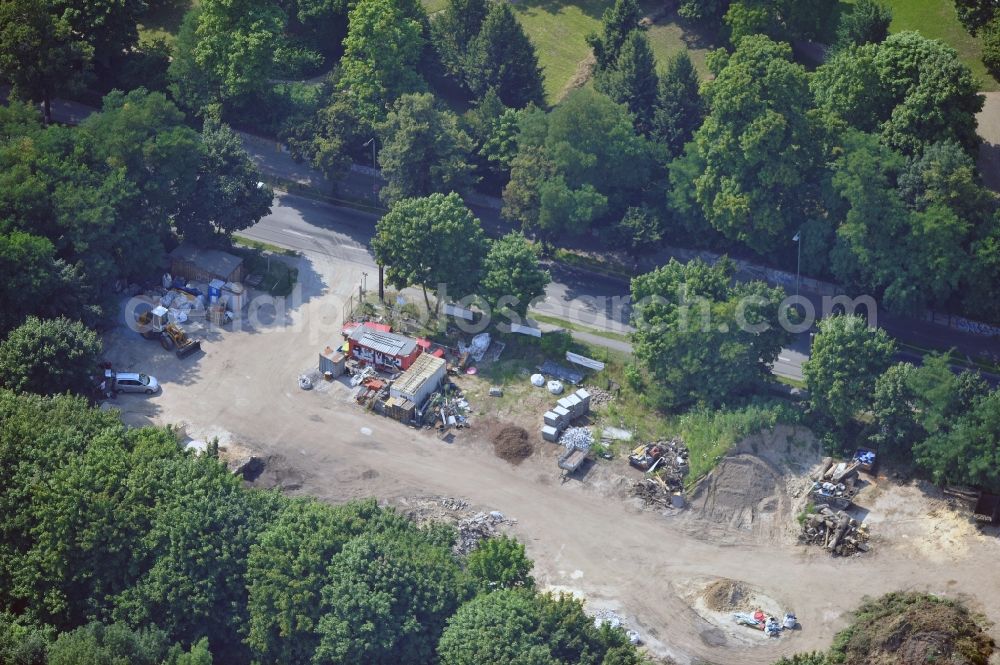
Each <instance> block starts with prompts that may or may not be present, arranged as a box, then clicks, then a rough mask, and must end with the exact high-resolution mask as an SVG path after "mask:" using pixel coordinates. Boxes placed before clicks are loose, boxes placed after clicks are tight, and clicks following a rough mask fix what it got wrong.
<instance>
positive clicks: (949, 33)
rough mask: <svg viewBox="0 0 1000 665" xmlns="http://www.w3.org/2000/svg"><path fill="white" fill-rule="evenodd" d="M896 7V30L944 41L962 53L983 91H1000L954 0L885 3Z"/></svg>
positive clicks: (894, 8) (898, 0)
mask: <svg viewBox="0 0 1000 665" xmlns="http://www.w3.org/2000/svg"><path fill="white" fill-rule="evenodd" d="M882 1H883V2H885V3H886V4H887V5H889V6H890V7H892V14H893V19H892V28H891V29H892V31H893V32H900V31H902V30H916V31H918V32H920V33H921V34H922V35H924V36H925V37H930V38H931V39H940V40H941V41H943V42H945V43H947V44H949V45H950V46H951V47H952V48H954V49H955V50H956V51H958V54H959V56H961V58H962V60H963V62H965V64H967V65H968V66H969V68H970V69H971V70H972V73H973V74H975V75H976V78H978V79H979V81H980V85H981V86H982V88H983V90H1000V84H998V83H997V82H996V81H995V80H994V79H993V77H992V76H990V75H989V74H988V73H986V68H985V67H983V63H982V61H981V60H980V58H981V57H982V51H983V50H982V46H981V44H980V42H979V40H978V39H977V38H975V37H973V36H972V35H970V34H969V33H967V32H966V31H965V28H963V27H962V24H961V23H959V22H958V16H957V15H956V14H955V4H954V2H952V0H882Z"/></svg>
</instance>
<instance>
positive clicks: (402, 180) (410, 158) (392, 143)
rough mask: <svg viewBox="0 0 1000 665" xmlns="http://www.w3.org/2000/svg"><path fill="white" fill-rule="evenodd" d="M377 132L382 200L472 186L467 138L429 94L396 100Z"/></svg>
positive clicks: (454, 120) (455, 120) (396, 199)
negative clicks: (381, 144)
mask: <svg viewBox="0 0 1000 665" xmlns="http://www.w3.org/2000/svg"><path fill="white" fill-rule="evenodd" d="M380 130H381V133H382V135H383V136H384V137H385V139H384V144H383V146H382V152H381V156H380V161H381V164H382V175H383V176H384V177H385V179H386V185H385V187H384V188H383V189H382V193H381V196H382V200H383V201H385V202H387V203H390V204H391V203H393V202H395V201H399V200H401V199H405V198H412V197H414V196H426V195H428V194H433V193H434V192H452V191H465V190H466V189H467V188H468V186H469V185H470V184H471V183H472V173H471V171H472V166H471V165H470V164H469V162H468V159H469V157H470V153H471V151H472V139H471V138H470V137H469V135H468V134H466V133H465V132H464V131H463V130H462V129H461V128H460V127H459V125H458V118H457V117H456V116H455V114H454V113H452V112H450V111H447V110H445V109H443V108H441V107H440V104H439V102H438V101H437V100H435V99H434V96H433V95H431V94H430V93H422V94H416V95H403V96H402V97H400V98H399V99H398V100H397V101H396V103H395V104H393V106H392V110H391V111H389V115H388V117H387V118H386V121H385V123H383V124H382V125H381V127H380Z"/></svg>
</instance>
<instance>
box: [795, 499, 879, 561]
mask: <svg viewBox="0 0 1000 665" xmlns="http://www.w3.org/2000/svg"><path fill="white" fill-rule="evenodd" d="M799 542H801V543H804V544H812V545H819V546H820V547H823V548H824V549H827V550H830V553H831V554H833V555H834V556H852V555H854V554H858V553H859V552H867V551H868V549H869V546H868V531H867V529H866V528H865V527H864V526H862V525H860V524H858V521H857V520H856V519H854V518H852V517H851V516H850V515H848V514H847V513H845V512H843V511H833V510H831V509H830V508H829V507H828V506H820V508H819V511H818V512H816V513H813V514H812V515H808V516H806V518H805V520H804V521H803V522H802V533H801V534H799Z"/></svg>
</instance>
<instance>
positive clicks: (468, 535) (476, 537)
mask: <svg viewBox="0 0 1000 665" xmlns="http://www.w3.org/2000/svg"><path fill="white" fill-rule="evenodd" d="M516 523H517V520H513V519H508V518H507V517H506V516H505V515H504V514H503V513H501V512H500V511H498V510H494V511H492V512H489V513H476V514H475V515H473V516H472V517H467V518H465V519H461V520H459V521H458V524H456V525H455V527H456V528H457V529H458V541H457V542H456V543H455V547H454V548H453V549H454V550H455V552H456V553H457V554H462V555H465V554H468V553H469V552H471V551H472V550H474V549H476V547H478V546H479V542H480V541H482V540H486V539H487V538H493V537H495V536H497V535H499V534H500V527H501V526H503V525H504V524H516Z"/></svg>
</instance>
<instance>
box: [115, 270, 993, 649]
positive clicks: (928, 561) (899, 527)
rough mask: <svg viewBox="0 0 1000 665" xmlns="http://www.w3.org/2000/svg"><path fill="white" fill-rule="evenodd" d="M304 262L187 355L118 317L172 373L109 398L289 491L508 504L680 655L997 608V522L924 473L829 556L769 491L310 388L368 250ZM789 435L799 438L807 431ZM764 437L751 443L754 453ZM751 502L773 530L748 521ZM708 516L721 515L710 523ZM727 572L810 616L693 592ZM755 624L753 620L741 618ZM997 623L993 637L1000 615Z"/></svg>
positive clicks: (770, 645)
mask: <svg viewBox="0 0 1000 665" xmlns="http://www.w3.org/2000/svg"><path fill="white" fill-rule="evenodd" d="M298 261H299V264H300V265H299V270H300V273H299V274H300V279H301V280H302V287H303V289H302V293H303V295H302V297H301V299H300V302H299V303H298V304H296V305H295V306H294V307H292V308H291V309H290V310H288V311H286V312H284V313H283V314H281V315H279V316H275V315H274V312H272V311H271V310H270V309H268V306H265V307H264V308H263V313H262V315H261V318H262V319H264V320H266V321H270V320H275V319H276V320H277V321H279V322H281V323H285V324H288V325H286V326H278V327H268V326H267V325H265V324H261V325H260V326H259V327H257V328H254V327H250V328H246V329H244V330H242V331H238V332H236V331H218V332H215V333H213V334H212V335H210V336H208V337H206V339H205V343H204V350H203V352H201V353H199V354H196V355H195V356H192V357H191V358H188V359H186V360H182V361H179V360H177V359H176V358H175V357H174V356H173V355H171V354H167V353H166V352H164V351H163V350H162V349H160V347H159V345H158V344H155V343H153V342H149V341H146V340H143V339H141V338H140V337H139V336H138V335H137V334H136V333H134V332H132V331H130V330H128V329H126V328H125V327H124V326H122V327H120V328H119V329H116V330H113V331H112V332H111V333H109V334H108V336H107V338H106V340H105V348H106V349H107V354H108V357H109V358H110V359H111V360H112V361H113V362H115V363H116V365H118V366H119V367H120V368H121V369H123V370H126V369H134V370H141V371H147V372H149V373H151V374H154V375H155V376H157V377H158V378H159V380H160V383H161V384H162V386H163V391H162V393H161V394H159V395H154V396H152V397H145V396H141V395H123V396H121V397H120V398H119V399H118V400H117V401H116V403H115V406H117V407H118V408H120V409H121V410H122V414H123V417H124V419H125V420H126V421H127V422H129V423H130V424H134V425H143V424H149V423H156V424H167V423H185V424H186V425H187V427H188V432H189V433H190V434H191V435H193V436H197V437H201V438H206V437H210V436H213V435H218V436H219V437H220V439H221V443H222V444H223V445H241V446H246V447H248V448H251V449H253V450H255V451H256V452H257V453H258V454H260V455H263V456H273V457H274V458H275V459H278V460H282V462H281V464H282V465H283V469H281V470H280V471H281V472H280V473H277V475H274V476H271V477H273V478H277V480H276V481H275V482H276V483H277V484H278V485H282V484H283V483H282V479H283V478H284V479H289V478H290V479H292V480H291V481H289V482H287V483H284V487H285V489H286V490H290V491H291V493H293V494H307V495H312V496H316V497H318V498H320V499H323V500H327V501H331V502H342V501H346V500H350V499H353V498H358V497H367V496H375V497H377V498H379V499H380V500H381V501H383V502H386V503H390V504H400V503H402V502H404V501H406V500H409V499H412V498H413V497H427V496H449V497H460V498H462V499H464V500H467V501H469V502H470V503H471V504H473V505H475V506H478V507H482V508H484V509H489V510H499V511H501V512H503V513H504V514H505V515H507V516H508V517H511V518H516V520H517V523H516V524H515V525H514V526H513V527H512V529H511V530H512V532H513V534H514V535H516V536H517V537H519V538H520V539H521V540H522V541H523V542H525V543H526V545H527V548H528V553H529V554H530V556H531V557H532V558H533V559H534V560H535V565H536V567H535V576H536V579H537V580H538V582H539V584H540V585H541V586H543V587H547V588H550V589H555V590H565V591H571V592H573V593H577V594H579V595H581V596H583V597H585V598H586V600H587V603H588V605H589V606H590V607H592V608H600V609H611V610H614V611H616V612H618V613H619V614H621V615H622V616H623V617H626V618H627V620H628V621H629V623H630V624H631V625H632V627H634V628H635V629H636V630H637V631H638V632H639V633H640V634H641V636H642V638H643V639H644V641H645V642H646V644H647V645H648V646H649V648H650V649H651V650H652V651H653V652H654V653H656V654H658V655H664V656H670V657H672V658H674V659H675V660H677V661H678V662H679V663H704V662H708V663H725V664H729V663H732V664H733V665H736V664H739V665H754V664H758V663H760V664H765V663H767V664H769V663H773V662H774V661H775V660H776V659H777V658H779V657H780V656H783V655H788V654H791V653H795V652H800V651H809V650H813V649H825V648H827V647H828V646H829V644H830V640H831V638H832V636H833V634H834V632H835V631H837V630H839V629H840V628H843V627H844V626H845V625H846V622H847V617H846V616H845V613H846V612H848V611H849V610H851V609H852V608H854V607H856V606H857V605H858V603H859V602H860V600H861V598H862V597H863V596H865V595H876V594H881V593H884V592H887V591H891V590H897V589H910V590H916V591H929V592H934V593H937V594H944V595H947V596H950V597H963V598H965V599H967V600H968V601H969V602H970V604H971V605H972V608H973V610H974V611H978V612H981V613H983V614H985V615H986V616H987V617H988V618H989V619H991V620H993V621H1000V594H997V593H996V589H997V588H1000V572H998V570H997V567H996V561H997V557H998V555H1000V544H998V542H997V538H996V537H986V536H982V535H978V534H977V533H976V532H975V531H974V529H972V527H969V526H968V525H967V524H963V523H961V520H957V521H956V523H955V525H954V527H953V528H943V529H942V528H941V526H940V525H941V521H940V520H932V519H931V518H929V517H928V516H927V507H926V506H927V502H926V500H924V499H923V498H922V496H923V495H922V494H921V493H920V492H919V491H918V490H916V489H912V490H911V489H906V491H910V492H912V500H909V499H908V498H907V496H906V495H904V496H902V498H901V497H900V495H899V494H898V493H895V492H892V491H890V489H880V492H876V493H875V496H876V498H877V501H878V502H879V503H880V504H885V506H886V508H885V509H884V510H878V511H876V510H875V509H873V510H872V515H871V517H872V520H873V522H874V524H873V530H874V531H875V532H876V533H879V532H881V533H884V534H887V535H888V534H891V535H892V538H888V537H887V538H886V539H885V542H877V543H876V547H875V550H874V552H873V553H872V554H870V555H868V556H866V557H865V558H863V559H832V558H830V557H829V556H828V555H826V554H825V553H823V552H822V551H820V550H819V549H818V548H805V547H802V546H798V545H796V544H795V543H794V539H793V538H792V537H791V535H790V533H789V529H791V528H794V519H793V517H792V516H791V515H790V514H789V509H788V507H787V506H782V505H780V504H781V501H778V502H777V503H776V502H775V501H773V500H770V499H767V498H766V497H763V495H761V500H760V502H759V505H758V506H756V507H751V509H750V511H749V512H744V513H740V514H738V515H735V516H728V514H723V515H722V518H721V519H719V510H720V506H721V505H723V504H724V502H725V501H727V500H729V497H727V496H725V495H724V494H723V493H721V492H718V491H713V492H709V493H707V494H706V495H705V496H704V497H702V498H700V499H699V498H698V497H697V496H696V497H695V500H694V503H693V508H692V509H691V510H689V511H686V512H684V513H681V514H679V515H675V516H669V517H668V516H664V515H661V514H658V513H655V512H649V511H644V510H641V509H640V508H639V507H638V506H636V505H635V504H634V503H633V502H630V501H628V500H624V499H623V498H621V496H620V495H621V494H622V491H621V486H619V487H618V488H617V489H616V488H615V487H614V480H613V478H611V477H610V476H606V475H602V474H606V473H607V469H609V468H612V467H611V465H606V464H602V465H598V466H597V467H595V468H594V469H593V470H592V471H593V473H591V474H588V476H587V477H585V478H584V479H583V481H580V480H574V481H570V482H567V483H565V484H563V483H560V481H559V473H558V469H557V468H556V465H555V455H556V450H555V448H554V447H552V446H547V447H544V448H543V447H541V444H539V447H538V452H536V453H535V454H533V455H532V456H531V457H529V458H528V459H526V460H524V462H522V463H521V464H520V465H518V466H512V465H510V464H508V463H506V462H504V461H503V460H501V459H499V458H497V457H496V456H495V455H494V454H493V450H492V445H491V444H490V443H489V442H488V441H487V440H485V437H481V436H479V435H477V431H476V429H475V428H473V429H472V430H465V431H462V432H460V433H459V434H458V436H457V437H456V439H455V440H454V441H453V442H452V443H445V442H443V441H441V440H439V439H438V438H437V437H436V436H432V435H429V434H426V433H424V432H418V431H415V430H412V429H408V428H406V427H403V426H401V425H399V424H397V423H395V422H393V421H390V420H388V419H385V418H381V417H378V416H375V415H372V414H369V413H366V412H364V411H361V410H360V409H359V408H357V407H355V406H354V405H353V404H351V403H350V402H349V400H348V399H347V392H346V390H340V391H338V390H337V389H329V390H313V391H302V390H299V388H298V386H297V381H296V379H297V377H298V375H299V374H300V373H301V372H302V371H303V370H305V369H311V368H313V367H314V366H315V362H316V357H317V352H318V350H319V349H320V348H321V347H322V345H323V344H325V343H328V342H329V341H331V340H333V339H335V335H336V330H337V328H338V326H339V316H340V304H341V302H342V301H343V299H344V297H345V296H346V294H348V293H350V292H351V291H352V290H354V289H356V288H357V286H356V285H357V283H358V278H359V277H360V271H361V270H362V269H367V267H366V266H364V265H362V264H360V263H358V264H354V263H350V262H349V261H345V260H344V257H329V256H326V255H325V254H323V253H321V252H318V253H306V255H305V256H304V257H303V258H301V259H299V260H298ZM487 406H488V405H484V404H480V405H475V404H474V405H473V408H478V409H482V408H485V407H487ZM779 434H780V438H781V440H782V441H784V440H787V441H789V442H793V441H794V442H795V443H796V445H797V446H800V445H806V444H802V443H801V442H800V441H799V439H802V440H805V438H808V433H803V432H795V431H791V432H781V433H779ZM534 435H535V433H534V432H532V436H534ZM789 445H791V443H790V444H789ZM755 447H756V444H754V445H751V446H750V447H749V448H747V449H746V450H743V451H741V452H742V454H744V455H754V454H755V453H756V452H758V451H756V450H754V448H755ZM616 463H617V464H619V465H621V466H622V467H623V468H624V464H623V463H622V462H621V460H617V461H616ZM741 464H743V466H744V467H745V466H746V465H747V464H748V463H747V462H743V463H741ZM614 468H617V467H614ZM740 468H741V467H740V465H735V466H734V467H733V468H732V469H729V470H727V473H737V474H738V473H739V469H740ZM627 472H628V470H627V469H626V470H625V471H624V472H623V473H627ZM766 475H767V474H763V475H762V477H765V476H766ZM609 478H610V480H609ZM774 482H775V483H776V486H777V485H780V482H781V479H780V478H778V479H777V480H775V481H774ZM756 498H757V497H755V499H756ZM776 512H777V513H778V514H783V515H785V516H786V518H787V519H786V520H785V521H784V522H783V523H782V524H781V525H777V524H776V523H774V521H773V520H771V521H768V519H767V518H768V516H771V515H773V514H775V513H776ZM755 515H759V516H760V517H761V519H760V520H756V523H763V525H764V528H763V529H757V528H754V527H753V524H754V523H755ZM876 518H877V519H876ZM709 522H710V523H711V524H712V528H710V529H709V528H702V527H701V525H702V523H706V524H707V523H709ZM788 522H791V524H788ZM785 524H788V526H787V527H785V526H784V525H785ZM931 524H933V525H934V526H933V527H930V526H928V525H931ZM748 525H750V528H748ZM918 541H919V542H920V543H921V544H923V545H924V546H921V547H918V546H916V545H917V544H918ZM718 578H729V579H732V580H739V581H741V582H743V583H745V584H747V585H748V586H749V587H751V588H754V589H758V590H760V593H761V594H764V595H765V596H766V597H767V598H770V599H774V601H775V602H776V603H780V605H781V606H782V607H783V608H785V609H789V610H792V611H794V612H795V613H796V614H797V615H798V618H799V621H800V623H801V624H802V627H803V629H802V630H800V631H794V632H786V633H785V634H784V635H782V637H780V638H779V639H771V640H767V639H765V638H764V637H763V636H762V635H759V634H756V633H754V632H753V631H749V629H739V628H734V627H732V626H728V625H721V624H719V622H717V621H716V622H713V621H711V620H709V619H710V617H709V618H706V616H705V613H704V611H701V612H700V613H699V610H698V608H697V607H696V603H694V602H693V601H692V597H693V596H692V594H696V591H697V588H696V587H697V586H698V585H699V584H703V583H704V584H708V583H710V581H711V580H715V579H718ZM744 630H745V631H748V632H749V635H750V637H747V635H745V634H740V635H737V634H736V633H738V632H739V631H744ZM994 636H995V637H1000V635H998V634H997V633H996V631H995V629H994Z"/></svg>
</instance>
